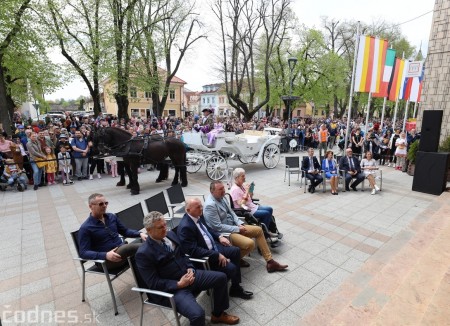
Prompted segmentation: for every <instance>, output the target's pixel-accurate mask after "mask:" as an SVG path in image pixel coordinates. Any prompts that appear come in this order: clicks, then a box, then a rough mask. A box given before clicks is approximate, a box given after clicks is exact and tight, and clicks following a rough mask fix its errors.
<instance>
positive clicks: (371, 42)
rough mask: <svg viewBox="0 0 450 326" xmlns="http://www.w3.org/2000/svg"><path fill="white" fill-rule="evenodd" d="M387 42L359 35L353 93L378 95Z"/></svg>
mask: <svg viewBox="0 0 450 326" xmlns="http://www.w3.org/2000/svg"><path fill="white" fill-rule="evenodd" d="M387 47H388V42H387V41H386V40H382V39H379V38H375V37H373V36H366V35H361V36H360V38H359V48H358V57H357V62H356V73H355V89H354V90H355V92H362V93H378V92H379V91H380V85H381V82H382V80H383V73H384V66H385V62H386V51H387Z"/></svg>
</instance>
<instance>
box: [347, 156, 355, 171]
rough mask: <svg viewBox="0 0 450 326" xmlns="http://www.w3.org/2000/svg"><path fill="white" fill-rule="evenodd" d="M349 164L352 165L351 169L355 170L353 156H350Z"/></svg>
mask: <svg viewBox="0 0 450 326" xmlns="http://www.w3.org/2000/svg"><path fill="white" fill-rule="evenodd" d="M348 164H349V165H350V171H353V170H354V168H353V157H349V158H348Z"/></svg>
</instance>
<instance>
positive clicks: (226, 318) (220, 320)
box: [211, 311, 239, 325]
mask: <svg viewBox="0 0 450 326" xmlns="http://www.w3.org/2000/svg"><path fill="white" fill-rule="evenodd" d="M211 323H213V324H226V325H236V324H237V323H239V317H238V316H233V315H229V314H227V313H226V312H225V311H224V312H222V314H221V315H220V316H219V317H216V316H214V315H211Z"/></svg>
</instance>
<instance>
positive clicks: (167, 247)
mask: <svg viewBox="0 0 450 326" xmlns="http://www.w3.org/2000/svg"><path fill="white" fill-rule="evenodd" d="M161 242H162V245H163V247H164V249H165V250H166V251H167V252H173V250H172V248H171V247H170V246H169V245H168V244H167V243H166V242H165V241H164V239H162V240H161Z"/></svg>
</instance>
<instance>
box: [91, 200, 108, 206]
mask: <svg viewBox="0 0 450 326" xmlns="http://www.w3.org/2000/svg"><path fill="white" fill-rule="evenodd" d="M108 204H109V202H107V201H101V202H99V203H96V204H92V205H98V206H100V207H103V206H108Z"/></svg>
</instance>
